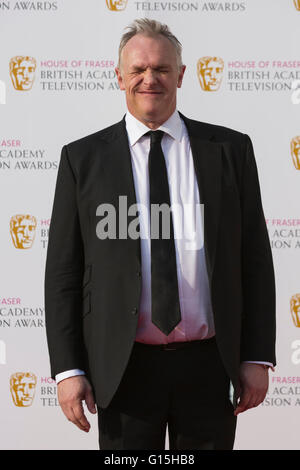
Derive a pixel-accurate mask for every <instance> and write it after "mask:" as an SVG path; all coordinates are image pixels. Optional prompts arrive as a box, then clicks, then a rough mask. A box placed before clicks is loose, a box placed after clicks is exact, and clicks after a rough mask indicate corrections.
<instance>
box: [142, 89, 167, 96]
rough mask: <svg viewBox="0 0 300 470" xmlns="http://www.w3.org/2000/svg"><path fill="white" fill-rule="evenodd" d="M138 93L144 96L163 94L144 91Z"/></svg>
mask: <svg viewBox="0 0 300 470" xmlns="http://www.w3.org/2000/svg"><path fill="white" fill-rule="evenodd" d="M138 93H140V94H142V95H161V94H162V92H161V91H154V90H142V91H138Z"/></svg>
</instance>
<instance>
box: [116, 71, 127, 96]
mask: <svg viewBox="0 0 300 470" xmlns="http://www.w3.org/2000/svg"><path fill="white" fill-rule="evenodd" d="M115 72H116V74H117V79H118V83H119V87H120V90H125V86H124V81H123V78H122V74H121V69H119V68H118V67H116V68H115Z"/></svg>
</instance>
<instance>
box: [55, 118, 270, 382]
mask: <svg viewBox="0 0 300 470" xmlns="http://www.w3.org/2000/svg"><path fill="white" fill-rule="evenodd" d="M125 120H126V129H127V133H128V140H129V147H130V152H131V162H132V171H133V177H134V185H135V193H136V201H137V204H138V205H139V207H140V208H141V209H142V210H140V213H139V222H140V242H141V270H142V293H141V302H140V306H139V317H138V327H137V334H136V341H138V342H142V343H148V344H164V343H171V342H175V341H193V340H199V339H207V338H211V337H213V336H214V335H215V327H214V319H213V312H212V306H211V298H210V288H209V281H208V275H207V268H206V262H205V252H204V243H203V239H204V230H203V206H201V205H200V199H199V189H198V183H197V179H196V173H195V170H194V161H193V155H192V152H191V147H190V141H189V136H188V133H187V129H186V127H185V124H184V122H183V121H182V119H181V118H180V116H179V113H178V111H175V112H174V113H173V114H172V116H171V117H170V118H169V119H168V120H167V121H166V122H165V123H164V124H162V125H161V126H160V127H159V128H158V129H159V130H162V131H164V136H163V138H162V142H161V146H162V150H163V153H164V157H165V162H166V168H167V174H168V181H169V191H170V203H171V208H172V217H173V228H174V243H175V252H176V262H177V279H178V292H179V301H180V309H181V321H180V322H179V324H178V325H177V326H176V327H175V329H174V330H173V331H172V332H171V333H170V334H169V335H168V336H166V335H165V334H164V333H162V332H161V331H160V330H159V329H158V328H157V327H156V326H155V325H154V324H153V323H152V321H151V239H150V208H149V199H150V197H149V172H148V155H149V151H150V137H149V136H145V134H146V133H147V132H148V131H149V128H148V127H147V126H145V125H144V124H143V123H142V122H140V121H138V120H137V119H136V118H135V117H134V116H132V115H131V114H130V113H129V112H127V114H126V117H125ZM249 362H250V361H249ZM251 362H252V361H251ZM255 362H256V361H255ZM256 363H260V362H256ZM263 364H267V365H270V366H272V364H269V363H263ZM82 374H84V372H83V371H81V370H79V369H74V370H70V371H66V372H63V373H60V374H58V375H57V376H56V381H57V382H59V381H60V380H63V379H65V378H68V377H70V376H73V375H82Z"/></svg>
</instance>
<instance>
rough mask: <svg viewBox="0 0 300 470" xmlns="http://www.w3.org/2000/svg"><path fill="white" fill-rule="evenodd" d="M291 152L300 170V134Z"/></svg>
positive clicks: (294, 141)
mask: <svg viewBox="0 0 300 470" xmlns="http://www.w3.org/2000/svg"><path fill="white" fill-rule="evenodd" d="M299 1H300V0H299ZM291 154H292V159H293V163H294V165H295V168H296V170H300V136H297V137H294V138H293V139H292V140H291Z"/></svg>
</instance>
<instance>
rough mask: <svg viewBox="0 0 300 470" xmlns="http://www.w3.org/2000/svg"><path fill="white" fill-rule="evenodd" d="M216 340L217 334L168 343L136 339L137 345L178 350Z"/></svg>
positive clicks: (160, 349)
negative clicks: (151, 342)
mask: <svg viewBox="0 0 300 470" xmlns="http://www.w3.org/2000/svg"><path fill="white" fill-rule="evenodd" d="M215 340H216V338H215V336H213V337H212V338H208V339H196V340H194V341H175V342H174V343H166V344H148V343H141V342H139V341H135V343H134V344H135V345H137V346H141V347H145V348H148V349H150V348H151V349H155V350H158V351H176V350H177V349H183V348H186V347H188V346H192V345H195V344H208V343H212V342H214V341H215Z"/></svg>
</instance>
